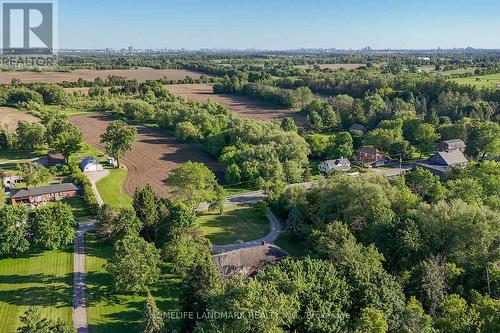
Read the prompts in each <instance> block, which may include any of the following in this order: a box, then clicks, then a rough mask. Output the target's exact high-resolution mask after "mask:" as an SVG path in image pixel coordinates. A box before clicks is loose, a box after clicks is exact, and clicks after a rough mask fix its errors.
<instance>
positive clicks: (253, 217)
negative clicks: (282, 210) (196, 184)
mask: <svg viewBox="0 0 500 333" xmlns="http://www.w3.org/2000/svg"><path fill="white" fill-rule="evenodd" d="M198 222H199V224H200V226H201V229H202V230H203V232H204V233H205V234H206V236H207V237H208V239H210V241H211V242H212V243H214V244H219V245H221V244H229V243H234V242H239V241H244V242H246V241H250V240H254V239H259V238H261V237H264V236H265V235H267V234H268V233H269V231H270V224H269V221H268V219H267V217H266V216H265V214H263V213H262V212H261V211H259V210H257V209H255V208H253V207H250V206H239V205H233V206H228V207H226V208H225V210H224V214H222V215H218V214H206V215H202V216H199V217H198Z"/></svg>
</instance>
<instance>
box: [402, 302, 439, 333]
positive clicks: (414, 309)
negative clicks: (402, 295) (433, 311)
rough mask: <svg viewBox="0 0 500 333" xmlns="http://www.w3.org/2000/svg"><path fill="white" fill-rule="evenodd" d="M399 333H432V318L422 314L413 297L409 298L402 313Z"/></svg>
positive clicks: (420, 305)
mask: <svg viewBox="0 0 500 333" xmlns="http://www.w3.org/2000/svg"><path fill="white" fill-rule="evenodd" d="M401 333H433V328H432V317H431V316H429V315H428V314H426V313H425V312H424V309H423V308H422V304H420V302H419V301H417V299H416V298H415V297H414V296H412V297H410V300H409V301H408V304H407V305H406V308H405V310H404V312H403V316H402V323H401Z"/></svg>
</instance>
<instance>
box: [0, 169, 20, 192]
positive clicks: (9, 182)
mask: <svg viewBox="0 0 500 333" xmlns="http://www.w3.org/2000/svg"><path fill="white" fill-rule="evenodd" d="M0 178H1V179H2V183H3V187H5V188H6V189H11V188H14V187H16V184H19V183H21V182H22V181H23V179H22V177H21V176H19V175H14V174H12V173H2V174H0Z"/></svg>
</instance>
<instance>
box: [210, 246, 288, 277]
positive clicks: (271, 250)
mask: <svg viewBox="0 0 500 333" xmlns="http://www.w3.org/2000/svg"><path fill="white" fill-rule="evenodd" d="M286 257H288V253H286V252H285V250H283V249H282V248H280V247H278V246H276V245H272V244H265V243H263V244H262V245H258V246H253V247H248V248H242V249H238V250H233V251H229V252H224V253H221V254H216V255H214V256H212V261H213V262H214V264H215V266H216V267H217V270H218V271H219V273H220V274H221V275H222V277H224V278H230V277H232V276H234V275H240V276H243V277H250V276H254V275H255V274H257V273H258V272H259V271H260V270H261V269H262V268H263V267H264V266H266V265H270V264H273V263H275V262H277V261H279V260H282V259H284V258H286Z"/></svg>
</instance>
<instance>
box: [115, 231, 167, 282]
mask: <svg viewBox="0 0 500 333" xmlns="http://www.w3.org/2000/svg"><path fill="white" fill-rule="evenodd" d="M159 265H160V254H159V252H158V250H157V249H156V248H155V247H154V245H153V244H150V243H148V242H146V241H145V240H144V239H143V238H141V237H139V236H134V235H126V236H125V237H123V238H122V239H120V240H118V241H117V242H116V243H115V247H114V255H113V258H111V260H110V261H109V262H108V263H107V264H106V265H105V268H106V270H107V271H108V272H109V273H110V274H111V275H112V276H113V282H114V286H115V288H116V290H122V291H127V292H141V291H146V290H147V289H148V287H149V286H150V285H152V284H154V283H156V282H157V281H158V279H159V277H160V268H159Z"/></svg>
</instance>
